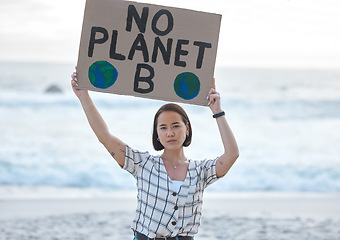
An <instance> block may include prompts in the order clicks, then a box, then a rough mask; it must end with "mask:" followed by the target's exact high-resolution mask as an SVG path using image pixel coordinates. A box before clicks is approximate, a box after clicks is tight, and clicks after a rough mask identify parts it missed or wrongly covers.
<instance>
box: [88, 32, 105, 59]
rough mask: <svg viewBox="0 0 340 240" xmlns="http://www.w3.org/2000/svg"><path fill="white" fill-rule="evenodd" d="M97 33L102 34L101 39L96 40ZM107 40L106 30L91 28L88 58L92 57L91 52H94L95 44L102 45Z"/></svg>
mask: <svg viewBox="0 0 340 240" xmlns="http://www.w3.org/2000/svg"><path fill="white" fill-rule="evenodd" d="M97 33H102V34H103V37H102V38H98V39H96V34H97ZM107 39H109V33H108V32H107V30H106V29H105V28H103V27H92V28H91V36H90V43H89V49H88V56H89V57H92V56H93V50H94V45H95V44H102V43H104V42H106V41H107Z"/></svg>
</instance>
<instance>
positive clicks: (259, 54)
mask: <svg viewBox="0 0 340 240" xmlns="http://www.w3.org/2000/svg"><path fill="white" fill-rule="evenodd" d="M108 1H109V0H108ZM139 2H147V3H154V4H158V5H166V6H173V7H180V8H186V9H192V10H198V11H204V12H212V13H218V14H221V15H222V23H221V30H220V38H219V46H218V53H217V60H216V65H217V66H228V67H275V68H277V67H278V68H326V69H334V68H335V69H339V68H340V14H339V13H340V1H338V0H209V1H203V0H171V1H169V0H143V1H139ZM84 6H85V0H58V1H46V0H1V2H0V61H21V62H22V61H34V62H42V61H43V62H65V63H76V62H77V57H78V49H79V42H80V34H81V27H82V21H83V14H84Z"/></svg>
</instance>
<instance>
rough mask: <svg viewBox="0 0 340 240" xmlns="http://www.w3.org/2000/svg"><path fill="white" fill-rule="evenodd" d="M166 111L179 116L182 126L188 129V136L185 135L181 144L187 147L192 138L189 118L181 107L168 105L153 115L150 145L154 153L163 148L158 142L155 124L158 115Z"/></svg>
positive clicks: (172, 104)
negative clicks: (151, 144)
mask: <svg viewBox="0 0 340 240" xmlns="http://www.w3.org/2000/svg"><path fill="white" fill-rule="evenodd" d="M166 111H173V112H176V113H178V114H179V115H181V117H182V120H183V122H184V124H185V125H187V126H188V127H189V134H188V135H187V137H186V138H185V141H184V142H183V146H184V147H187V146H189V145H190V143H191V138H192V129H191V124H190V121H189V117H188V115H187V114H186V112H185V111H184V109H183V108H182V107H181V106H179V105H177V104H174V103H168V104H165V105H163V106H162V107H160V109H159V110H158V111H157V113H156V114H155V117H154V120H153V131H152V143H153V147H154V149H155V150H156V151H160V150H163V149H164V146H163V145H162V144H161V143H160V141H159V140H158V133H157V124H158V117H159V115H160V114H161V113H163V112H166Z"/></svg>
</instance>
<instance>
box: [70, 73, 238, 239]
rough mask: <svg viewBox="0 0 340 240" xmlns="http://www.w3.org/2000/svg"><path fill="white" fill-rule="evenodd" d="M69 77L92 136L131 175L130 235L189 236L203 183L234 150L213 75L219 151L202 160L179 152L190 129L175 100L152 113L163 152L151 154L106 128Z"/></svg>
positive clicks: (219, 173)
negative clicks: (133, 188)
mask: <svg viewBox="0 0 340 240" xmlns="http://www.w3.org/2000/svg"><path fill="white" fill-rule="evenodd" d="M71 83H72V88H73V91H74V93H75V94H76V96H77V97H78V98H79V100H80V103H81V105H82V107H83V109H84V112H85V114H86V117H87V119H88V122H89V124H90V126H91V128H92V130H93V131H94V133H95V134H96V136H97V138H98V140H99V141H100V142H101V143H102V144H103V145H104V146H105V148H106V149H107V150H108V151H109V152H110V153H111V155H112V156H113V158H114V159H115V160H116V161H117V163H118V164H119V165H120V166H121V167H122V168H123V169H125V170H127V171H128V172H130V173H131V174H132V175H133V176H134V177H135V179H136V181H137V187H138V196H137V199H138V201H137V210H136V215H135V219H134V220H133V223H132V229H133V231H134V240H148V239H168V240H192V239H193V237H194V235H195V234H196V233H197V231H198V226H199V225H200V220H201V209H202V197H203V191H204V189H205V188H206V187H207V186H208V185H210V184H212V183H213V182H215V181H216V180H217V179H218V178H220V177H223V176H224V175H225V174H226V173H227V172H228V171H229V169H230V168H231V166H232V165H233V164H234V162H235V161H236V159H237V158H238V154H239V152H238V147H237V143H236V141H235V138H234V136H233V133H232V131H231V129H230V128H229V125H228V123H227V121H226V118H225V114H224V112H223V111H222V109H221V102H220V95H219V93H218V92H216V90H215V79H214V81H213V87H212V88H211V89H210V91H209V94H208V96H207V100H208V105H209V107H210V109H211V111H212V113H213V117H214V118H215V119H216V121H217V125H218V128H219V131H220V135H221V138H222V142H223V146H224V153H223V154H222V155H221V156H220V157H218V158H216V159H214V160H203V161H192V160H189V159H188V158H186V156H185V154H184V149H183V148H184V147H187V146H189V145H190V143H191V136H192V129H191V124H190V121H189V118H188V116H187V114H186V113H185V111H184V110H183V109H182V108H181V107H180V106H178V105H177V104H165V105H164V106H162V107H161V108H160V109H159V110H158V112H157V113H156V114H155V118H154V125H153V134H152V138H153V145H154V148H155V150H163V152H162V154H161V155H160V156H152V155H150V154H149V153H148V152H139V151H136V150H133V149H132V148H130V147H129V146H128V145H126V144H125V143H124V142H122V141H121V140H120V139H119V138H117V137H115V136H114V135H112V134H111V133H110V132H109V130H108V127H107V126H106V124H105V122H104V120H103V118H102V117H101V115H100V113H99V112H98V110H97V109H96V107H95V105H94V104H93V102H92V100H91V98H90V96H89V94H88V91H87V90H80V89H77V88H76V87H77V86H78V84H77V77H76V73H73V75H72V81H71Z"/></svg>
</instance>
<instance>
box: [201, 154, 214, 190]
mask: <svg viewBox="0 0 340 240" xmlns="http://www.w3.org/2000/svg"><path fill="white" fill-rule="evenodd" d="M217 159H218V158H216V159H212V160H204V161H202V165H201V166H202V173H203V179H204V188H206V187H208V186H209V185H211V184H212V183H214V182H216V181H217V180H218V177H217V174H216V162H217Z"/></svg>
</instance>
